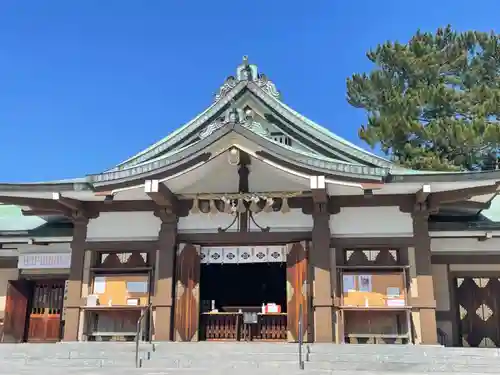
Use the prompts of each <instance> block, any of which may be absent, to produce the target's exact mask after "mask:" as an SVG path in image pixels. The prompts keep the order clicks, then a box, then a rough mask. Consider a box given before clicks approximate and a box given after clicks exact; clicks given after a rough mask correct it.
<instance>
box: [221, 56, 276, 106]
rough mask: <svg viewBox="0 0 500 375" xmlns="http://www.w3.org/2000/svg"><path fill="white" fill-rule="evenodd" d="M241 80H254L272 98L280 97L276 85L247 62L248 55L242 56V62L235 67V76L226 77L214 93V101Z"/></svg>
mask: <svg viewBox="0 0 500 375" xmlns="http://www.w3.org/2000/svg"><path fill="white" fill-rule="evenodd" d="M242 81H247V82H254V83H255V84H256V85H257V86H258V87H260V88H261V89H262V90H264V91H265V92H266V93H268V94H269V95H271V96H272V97H273V98H275V99H278V100H280V99H281V94H280V92H279V91H278V89H276V85H275V84H274V83H273V82H272V81H271V80H269V78H267V76H266V75H265V74H264V73H259V69H258V67H257V65H255V64H249V63H248V56H243V62H242V63H241V64H240V65H238V68H236V77H235V76H229V77H227V78H226V80H225V81H224V83H223V84H222V86H221V87H220V88H219V91H218V92H217V93H216V94H215V102H218V101H219V100H220V99H222V98H223V97H224V96H226V95H227V93H228V92H229V91H231V90H232V89H233V88H235V87H236V85H237V84H238V83H239V82H242Z"/></svg>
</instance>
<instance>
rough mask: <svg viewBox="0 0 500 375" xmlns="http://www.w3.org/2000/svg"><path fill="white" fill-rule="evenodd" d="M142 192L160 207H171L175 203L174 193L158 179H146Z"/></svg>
mask: <svg viewBox="0 0 500 375" xmlns="http://www.w3.org/2000/svg"><path fill="white" fill-rule="evenodd" d="M144 192H145V193H146V194H147V195H148V196H149V197H150V198H151V200H153V201H154V202H155V203H156V204H157V205H158V206H160V207H173V206H175V205H176V203H177V197H176V196H175V194H174V193H172V191H171V190H170V189H169V188H168V187H167V186H166V185H165V184H164V183H161V182H160V181H159V180H146V181H145V182H144Z"/></svg>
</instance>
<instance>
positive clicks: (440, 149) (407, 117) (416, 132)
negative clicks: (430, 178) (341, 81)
mask: <svg viewBox="0 0 500 375" xmlns="http://www.w3.org/2000/svg"><path fill="white" fill-rule="evenodd" d="M367 57H368V59H369V60H370V61H371V62H372V63H373V64H375V65H376V67H375V69H374V70H373V71H372V72H371V73H370V74H365V73H364V74H354V75H353V76H352V77H351V78H349V79H348V80H347V99H348V102H349V103H350V104H351V105H352V106H354V107H356V108H362V109H364V110H365V111H366V112H367V117H368V119H367V123H366V124H364V125H362V126H361V128H360V130H359V136H360V138H361V139H363V140H364V141H365V142H367V143H368V144H369V145H370V146H371V147H376V146H379V147H380V149H381V150H382V151H383V152H384V153H385V154H386V155H387V156H389V157H390V158H391V159H392V160H393V161H394V162H396V163H398V164H400V165H403V166H405V167H409V168H414V169H424V170H484V169H496V166H497V165H498V151H499V145H500V37H499V35H496V34H494V33H493V32H492V33H484V32H478V31H467V32H463V33H458V32H456V31H454V30H453V29H452V27H451V26H447V27H445V28H439V29H438V30H437V31H436V33H434V34H432V33H423V32H420V31H418V32H417V33H416V34H415V35H414V36H413V37H412V38H411V40H410V41H409V42H408V43H407V44H400V43H398V42H386V43H385V44H382V45H378V46H377V48H375V49H374V50H372V51H370V52H368V53H367Z"/></svg>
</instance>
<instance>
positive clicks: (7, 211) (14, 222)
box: [0, 204, 47, 232]
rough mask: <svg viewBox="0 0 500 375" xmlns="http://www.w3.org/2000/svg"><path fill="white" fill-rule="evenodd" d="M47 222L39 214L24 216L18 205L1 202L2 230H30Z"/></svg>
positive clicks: (0, 222)
mask: <svg viewBox="0 0 500 375" xmlns="http://www.w3.org/2000/svg"><path fill="white" fill-rule="evenodd" d="M46 223H47V221H46V220H44V219H42V218H41V217H39V216H24V215H23V213H22V211H21V208H20V207H18V206H13V205H7V204H0V232H19V231H29V230H32V229H35V228H38V227H40V226H42V225H45V224H46Z"/></svg>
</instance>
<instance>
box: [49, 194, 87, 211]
mask: <svg viewBox="0 0 500 375" xmlns="http://www.w3.org/2000/svg"><path fill="white" fill-rule="evenodd" d="M52 199H53V200H54V201H56V202H58V203H59V204H60V205H61V206H64V207H66V208H67V209H70V210H71V211H74V212H77V211H82V208H83V205H82V202H80V201H79V200H76V199H72V198H66V197H63V196H62V195H61V193H52Z"/></svg>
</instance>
